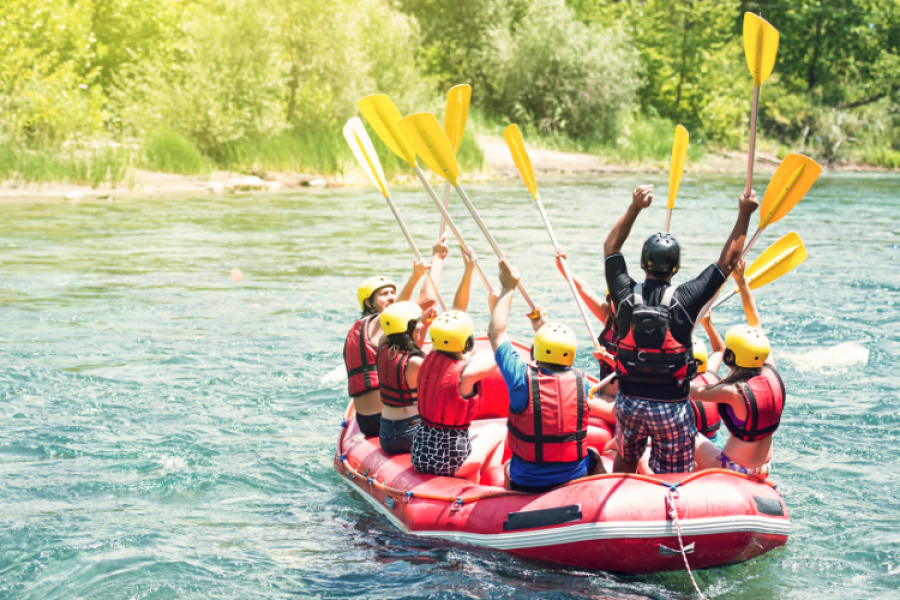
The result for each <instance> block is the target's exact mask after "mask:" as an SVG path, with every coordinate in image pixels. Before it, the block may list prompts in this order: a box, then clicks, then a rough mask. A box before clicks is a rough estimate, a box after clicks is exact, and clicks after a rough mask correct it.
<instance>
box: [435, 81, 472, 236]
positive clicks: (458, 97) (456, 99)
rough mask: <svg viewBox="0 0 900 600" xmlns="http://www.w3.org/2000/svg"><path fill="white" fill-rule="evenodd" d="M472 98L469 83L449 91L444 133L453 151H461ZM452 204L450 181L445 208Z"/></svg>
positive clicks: (445, 192)
mask: <svg viewBox="0 0 900 600" xmlns="http://www.w3.org/2000/svg"><path fill="white" fill-rule="evenodd" d="M471 99H472V86H470V85H469V84H468V83H462V84H460V85H454V86H453V87H452V88H450V91H449V92H447V109H446V110H445V111H444V133H446V134H447V139H449V140H450V146H451V147H452V148H453V153H454V154H456V153H458V152H459V147H460V145H461V144H462V137H463V131H465V129H466V119H467V118H468V117H469V101H470V100H471ZM448 206H450V182H449V181H447V182H446V183H445V184H444V208H447V207H448ZM446 223H447V222H446V220H444V217H441V237H444V226H445V225H446Z"/></svg>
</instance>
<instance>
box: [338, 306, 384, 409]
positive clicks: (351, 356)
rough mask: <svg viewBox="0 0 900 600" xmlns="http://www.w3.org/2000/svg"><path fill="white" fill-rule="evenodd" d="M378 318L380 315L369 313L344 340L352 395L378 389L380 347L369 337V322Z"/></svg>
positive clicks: (351, 329) (354, 326)
mask: <svg viewBox="0 0 900 600" xmlns="http://www.w3.org/2000/svg"><path fill="white" fill-rule="evenodd" d="M377 318H378V315H369V316H368V317H363V318H362V319H360V320H359V321H357V322H356V323H354V324H353V327H351V328H350V333H348V334H347V339H346V340H345V341H344V365H346V367H347V378H348V381H347V382H348V384H349V387H350V396H354V397H355V396H359V395H361V394H364V393H366V392H369V391H371V390H377V389H378V369H377V367H376V365H375V355H376V354H377V353H378V348H376V347H375V346H373V345H372V340H370V339H369V323H371V322H372V319H377Z"/></svg>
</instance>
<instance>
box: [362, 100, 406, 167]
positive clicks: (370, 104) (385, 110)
mask: <svg viewBox="0 0 900 600" xmlns="http://www.w3.org/2000/svg"><path fill="white" fill-rule="evenodd" d="M356 106H357V107H359V112H361V113H362V114H363V116H364V117H365V118H366V121H368V122H369V125H371V126H372V129H374V130H375V134H376V135H377V136H378V138H379V139H380V140H381V141H382V142H384V145H385V146H387V147H388V148H390V150H391V152H393V153H394V154H396V155H397V156H399V157H400V158H402V159H403V160H405V161H406V162H408V163H409V166H411V167H415V166H416V153H415V152H414V151H413V149H412V146H410V145H409V142H407V141H406V139H404V137H403V135H401V133H400V132H399V131H398V130H397V121H399V120H400V111H399V110H397V107H396V106H394V103H393V102H392V101H391V99H390V98H389V97H387V96H386V95H385V94H375V95H374V96H366V97H365V98H363V99H362V100H360V101H359V102H357V103H356Z"/></svg>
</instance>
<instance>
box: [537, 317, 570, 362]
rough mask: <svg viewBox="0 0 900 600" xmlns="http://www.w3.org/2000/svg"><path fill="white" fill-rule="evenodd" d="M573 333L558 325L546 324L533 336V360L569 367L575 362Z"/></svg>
mask: <svg viewBox="0 0 900 600" xmlns="http://www.w3.org/2000/svg"><path fill="white" fill-rule="evenodd" d="M576 344H577V340H576V339H575V333H574V332H573V331H572V330H571V329H569V328H568V327H566V326H565V325H561V324H559V323H547V324H546V325H544V326H542V327H541V328H540V329H538V330H537V333H536V334H535V335H534V358H535V360H538V361H540V362H545V363H551V364H554V365H563V366H566V367H569V366H571V365H572V363H573V362H575V346H576Z"/></svg>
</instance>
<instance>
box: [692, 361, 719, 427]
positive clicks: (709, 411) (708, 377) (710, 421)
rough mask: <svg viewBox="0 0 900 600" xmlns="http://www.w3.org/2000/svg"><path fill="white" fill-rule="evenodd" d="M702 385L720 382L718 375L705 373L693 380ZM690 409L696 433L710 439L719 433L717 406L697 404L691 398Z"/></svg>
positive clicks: (707, 403) (708, 403) (703, 403)
mask: <svg viewBox="0 0 900 600" xmlns="http://www.w3.org/2000/svg"><path fill="white" fill-rule="evenodd" d="M694 379H695V380H697V381H699V382H700V383H702V384H703V385H713V384H715V383H719V382H720V381H722V378H721V377H719V374H718V373H713V372H712V371H706V372H704V373H700V374H699V375H697V377H695V378H694ZM691 407H692V408H693V409H694V421H695V422H696V423H697V431H699V432H700V433H702V434H703V435H705V436H706V437H712V436H714V435H716V432H717V431H719V426H721V425H722V419H720V418H719V408H718V405H716V404H713V403H711V402H697V401H696V400H694V399H693V398H691Z"/></svg>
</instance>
